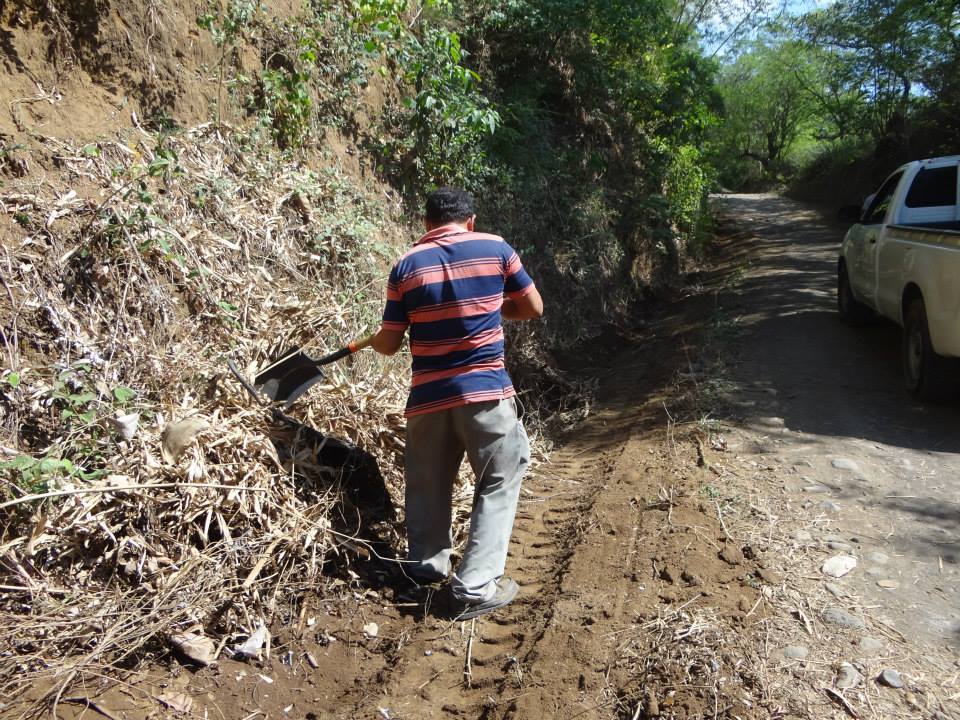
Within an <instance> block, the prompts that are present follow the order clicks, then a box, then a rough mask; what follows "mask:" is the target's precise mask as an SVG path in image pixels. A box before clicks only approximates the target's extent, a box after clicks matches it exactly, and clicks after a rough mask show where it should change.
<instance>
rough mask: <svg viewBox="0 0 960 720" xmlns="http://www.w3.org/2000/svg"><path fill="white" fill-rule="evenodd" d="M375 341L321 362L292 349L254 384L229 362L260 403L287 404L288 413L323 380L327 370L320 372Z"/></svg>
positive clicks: (353, 345) (350, 346)
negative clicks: (295, 403)
mask: <svg viewBox="0 0 960 720" xmlns="http://www.w3.org/2000/svg"><path fill="white" fill-rule="evenodd" d="M372 340H373V335H370V336H369V337H366V338H364V339H363V340H357V341H354V342H351V343H348V344H347V346H346V347H343V348H340V349H339V350H337V351H336V352H332V353H330V354H329V355H325V356H324V357H322V358H319V359H317V360H314V359H313V358H311V357H310V356H309V355H307V354H306V353H305V352H303V350H301V349H300V348H297V347H295V348H292V349H290V350H288V351H287V352H286V353H285V354H284V355H283V356H282V357H281V358H280V359H279V360H276V361H275V362H274V363H273V364H271V365H268V366H267V367H266V368H264V369H263V370H261V371H260V372H259V373H257V375H256V376H255V377H254V378H253V382H252V383H251V382H250V381H249V380H247V379H246V378H245V377H244V376H243V374H242V373H241V372H240V370H239V369H238V368H237V366H236V365H235V364H234V362H233V360H229V361H228V362H227V366H228V367H229V368H230V372H232V373H233V374H234V376H235V377H236V378H237V380H239V381H240V383H241V384H242V385H243V386H244V387H245V388H246V389H247V392H249V393H250V394H251V395H253V397H254V398H255V399H256V400H257V402H259V403H260V404H261V405H269V404H270V403H271V402H282V403H283V404H284V405H283V409H284V411H286V410H289V409H290V406H291V405H293V403H294V402H296V401H297V398H299V397H300V396H301V395H303V394H304V393H305V392H306V391H307V390H309V389H310V388H311V387H313V386H314V385H316V384H317V383H318V382H320V381H321V380H323V378H324V374H323V370H321V369H320V368H321V367H322V366H324V365H329V364H330V363H333V362H336V361H337V360H340V359H342V358H345V357H346V356H347V355H352V354H353V353H355V352H357V351H358V350H362V349H363V348H365V347H368V346H369V345H370V342H371V341H372ZM261 395H265V396H266V397H267V398H268V400H264V399H263V397H261Z"/></svg>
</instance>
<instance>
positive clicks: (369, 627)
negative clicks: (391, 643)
mask: <svg viewBox="0 0 960 720" xmlns="http://www.w3.org/2000/svg"><path fill="white" fill-rule="evenodd" d="M363 634H364V635H366V636H367V637H369V638H375V637H376V636H377V635H379V634H380V626H379V625H377V624H376V623H375V622H370V623H367V624H366V625H364V626H363Z"/></svg>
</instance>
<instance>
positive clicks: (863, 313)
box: [837, 264, 873, 325]
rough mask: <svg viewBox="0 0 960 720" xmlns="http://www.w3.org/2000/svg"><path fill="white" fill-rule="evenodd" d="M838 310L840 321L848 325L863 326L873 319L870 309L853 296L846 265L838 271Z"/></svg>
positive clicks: (841, 266)
mask: <svg viewBox="0 0 960 720" xmlns="http://www.w3.org/2000/svg"><path fill="white" fill-rule="evenodd" d="M837 310H838V311H839V312H840V319H841V320H843V321H844V322H845V323H847V324H848V325H862V324H863V323H865V322H866V321H867V320H869V319H870V318H871V317H873V312H871V310H870V308H868V307H867V306H866V305H864V304H863V303H862V302H860V301H859V300H857V299H856V298H855V297H854V296H853V291H852V290H851V289H850V278H849V277H847V266H846V265H844V264H841V265H840V267H839V269H838V270H837Z"/></svg>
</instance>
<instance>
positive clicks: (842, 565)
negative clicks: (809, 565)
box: [820, 554, 857, 578]
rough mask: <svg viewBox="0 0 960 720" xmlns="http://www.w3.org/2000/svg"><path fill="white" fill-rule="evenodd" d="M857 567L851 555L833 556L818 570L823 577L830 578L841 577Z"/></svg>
mask: <svg viewBox="0 0 960 720" xmlns="http://www.w3.org/2000/svg"><path fill="white" fill-rule="evenodd" d="M856 566H857V559H856V558H855V557H853V555H846V554H840V555H834V556H833V557H832V558H829V559H828V560H826V561H825V562H824V563H823V565H822V566H821V568H820V571H821V572H822V573H823V574H824V575H829V576H830V577H835V578H838V577H843V576H844V575H846V574H847V573H848V572H850V571H851V570H853V569H854V568H855V567H856Z"/></svg>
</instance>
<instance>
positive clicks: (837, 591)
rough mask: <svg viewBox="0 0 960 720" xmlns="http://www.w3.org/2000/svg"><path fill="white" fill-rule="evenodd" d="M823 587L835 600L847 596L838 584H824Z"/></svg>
mask: <svg viewBox="0 0 960 720" xmlns="http://www.w3.org/2000/svg"><path fill="white" fill-rule="evenodd" d="M823 586H824V587H825V588H826V589H827V592H828V593H830V594H831V595H833V596H834V597H835V598H838V597H843V596H844V595H846V593H845V592H844V590H843V588H842V587H840V586H839V585H837V584H836V583H832V582H828V583H824V584H823Z"/></svg>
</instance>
